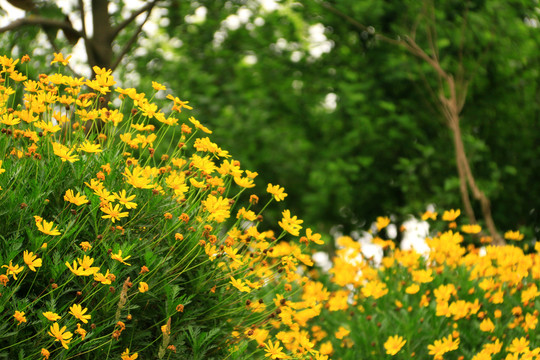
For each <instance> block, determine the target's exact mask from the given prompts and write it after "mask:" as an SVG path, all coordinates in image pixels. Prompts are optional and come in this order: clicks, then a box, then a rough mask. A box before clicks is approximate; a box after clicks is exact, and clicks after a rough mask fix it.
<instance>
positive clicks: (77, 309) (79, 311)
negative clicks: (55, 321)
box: [69, 304, 92, 324]
mask: <svg viewBox="0 0 540 360" xmlns="http://www.w3.org/2000/svg"><path fill="white" fill-rule="evenodd" d="M87 311H88V309H87V308H84V309H83V308H82V306H81V305H80V304H74V305H73V306H71V307H70V308H69V313H70V314H71V315H73V316H75V317H76V318H77V319H79V320H81V321H82V322H83V323H85V324H86V323H88V319H90V318H91V317H92V315H84V314H85V313H86V312H87Z"/></svg>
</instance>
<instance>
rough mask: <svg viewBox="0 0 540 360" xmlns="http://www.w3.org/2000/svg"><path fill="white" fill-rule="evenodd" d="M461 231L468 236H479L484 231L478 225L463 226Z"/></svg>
mask: <svg viewBox="0 0 540 360" xmlns="http://www.w3.org/2000/svg"><path fill="white" fill-rule="evenodd" d="M461 231H463V232H464V233H466V234H478V233H479V232H480V231H482V227H481V226H480V225H478V224H472V225H463V226H461Z"/></svg>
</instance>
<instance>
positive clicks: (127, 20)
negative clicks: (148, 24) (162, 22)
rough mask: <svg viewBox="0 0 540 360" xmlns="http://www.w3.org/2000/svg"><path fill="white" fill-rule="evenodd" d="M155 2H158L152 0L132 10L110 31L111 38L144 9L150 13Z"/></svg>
mask: <svg viewBox="0 0 540 360" xmlns="http://www.w3.org/2000/svg"><path fill="white" fill-rule="evenodd" d="M157 2H158V0H154V1H152V2H150V3H148V4H146V5H145V6H143V7H142V8H140V9H139V10H136V11H134V12H133V13H132V14H131V15H130V16H129V17H128V18H127V19H125V20H124V21H122V22H121V23H120V24H118V25H117V26H116V27H115V28H114V29H113V30H112V32H111V40H113V39H115V38H116V37H117V36H118V34H119V33H120V31H122V30H123V29H125V28H126V27H127V26H128V25H129V24H131V23H132V22H133V21H135V19H136V18H137V16H139V15H141V14H142V13H144V12H146V11H148V13H150V12H151V11H152V9H153V7H154V6H155V5H156V3H157ZM145 21H146V20H145Z"/></svg>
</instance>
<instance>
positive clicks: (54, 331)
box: [48, 323, 73, 349]
mask: <svg viewBox="0 0 540 360" xmlns="http://www.w3.org/2000/svg"><path fill="white" fill-rule="evenodd" d="M48 334H49V335H50V336H52V337H53V338H55V340H54V341H60V342H61V343H62V346H63V347H64V348H66V349H69V347H68V346H67V344H69V343H70V342H71V338H72V337H73V334H72V333H71V332H69V331H66V327H65V326H63V327H62V328H60V326H59V325H58V323H54V324H52V326H51V327H50V330H49V331H48Z"/></svg>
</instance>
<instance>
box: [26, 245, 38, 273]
mask: <svg viewBox="0 0 540 360" xmlns="http://www.w3.org/2000/svg"><path fill="white" fill-rule="evenodd" d="M23 259H24V262H25V263H26V265H28V268H29V269H30V270H32V271H34V272H35V271H36V268H37V267H41V259H37V255H34V253H33V252H28V250H24V253H23Z"/></svg>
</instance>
